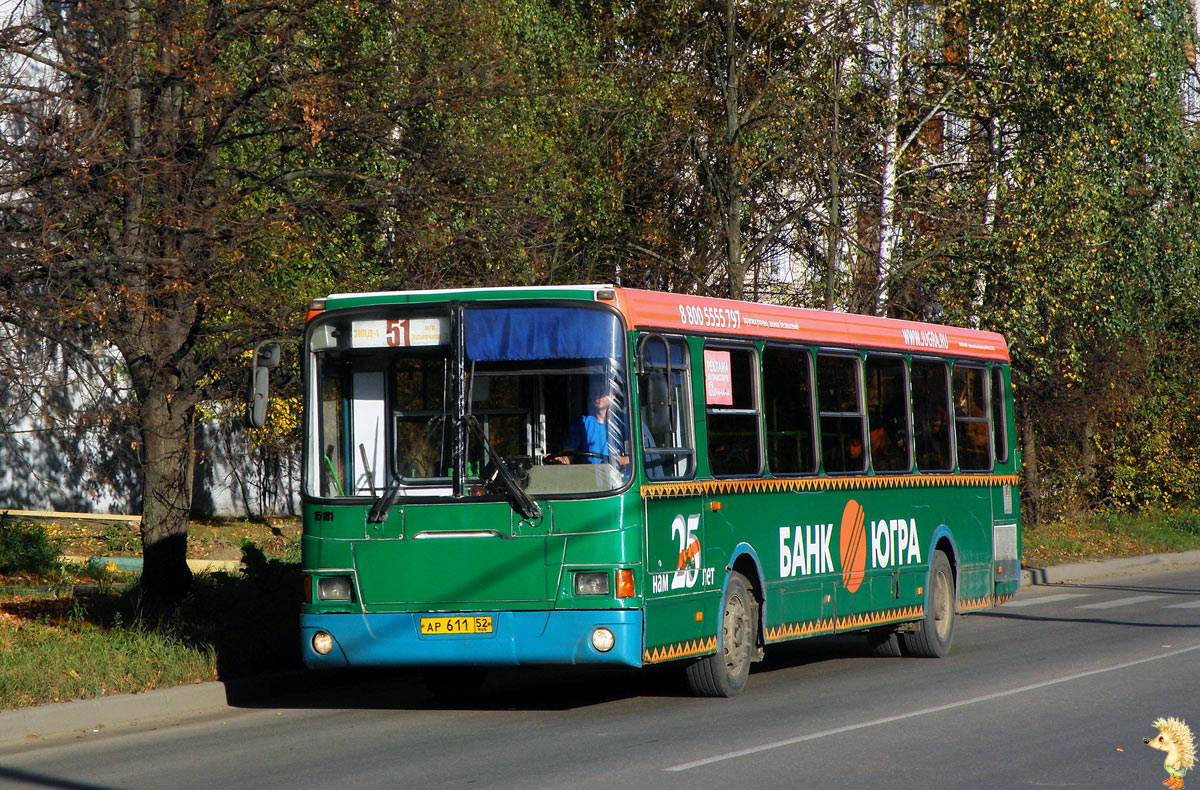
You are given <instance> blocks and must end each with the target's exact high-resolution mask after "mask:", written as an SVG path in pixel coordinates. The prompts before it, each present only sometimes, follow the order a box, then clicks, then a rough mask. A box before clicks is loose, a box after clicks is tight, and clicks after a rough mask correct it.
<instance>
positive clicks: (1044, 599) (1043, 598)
mask: <svg viewBox="0 0 1200 790" xmlns="http://www.w3.org/2000/svg"><path fill="white" fill-rule="evenodd" d="M1089 595H1091V593H1057V594H1055V595H1039V596H1038V597H1037V598H1022V599H1021V600H1019V601H1008V602H1007V603H1004V604H1002V606H1003V607H1004V608H1005V609H1012V608H1013V607H1017V606H1036V605H1038V604H1040V603H1051V602H1052V601H1065V600H1067V599H1068V598H1087V597H1088V596H1089Z"/></svg>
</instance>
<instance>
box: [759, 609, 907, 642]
mask: <svg viewBox="0 0 1200 790" xmlns="http://www.w3.org/2000/svg"><path fill="white" fill-rule="evenodd" d="M924 614H925V607H924V606H905V607H902V608H900V609H891V610H889V611H886V612H867V613H864V614H852V615H848V616H846V617H838V618H836V619H835V618H832V617H830V618H827V619H825V620H810V621H808V622H806V623H785V624H784V625H781V626H776V627H775V628H768V629H767V634H766V635H767V641H768V642H779V641H782V640H784V639H796V638H798V637H802V636H816V635H817V634H828V633H832V632H834V631H857V630H859V629H861V628H870V627H871V626H873V625H881V624H883V623H890V622H896V621H899V620H916V619H918V618H920V617H922V616H924Z"/></svg>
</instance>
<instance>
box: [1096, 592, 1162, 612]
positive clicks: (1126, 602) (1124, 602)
mask: <svg viewBox="0 0 1200 790" xmlns="http://www.w3.org/2000/svg"><path fill="white" fill-rule="evenodd" d="M1160 598H1162V596H1161V595H1133V596H1130V597H1129V598H1118V599H1116V600H1115V601H1101V602H1100V603H1086V604H1084V605H1082V606H1076V607H1075V608H1076V609H1116V608H1117V607H1118V606H1133V605H1134V604H1135V603H1145V602H1146V601H1157V600H1159V599H1160Z"/></svg>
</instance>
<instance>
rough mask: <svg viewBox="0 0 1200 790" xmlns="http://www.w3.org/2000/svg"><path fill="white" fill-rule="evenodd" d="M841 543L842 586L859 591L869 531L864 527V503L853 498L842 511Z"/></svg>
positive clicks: (865, 559) (865, 565)
mask: <svg viewBox="0 0 1200 790" xmlns="http://www.w3.org/2000/svg"><path fill="white" fill-rule="evenodd" d="M839 537H840V540H839V543H840V544H841V549H842V586H843V587H845V588H846V592H857V591H858V588H859V587H861V586H862V581H863V576H864V572H865V571H866V568H867V531H866V529H864V527H863V509H862V505H860V504H858V502H856V501H854V500H853V499H851V500H850V501H849V502H847V503H846V509H845V510H843V511H842V529H841V533H840V536H839Z"/></svg>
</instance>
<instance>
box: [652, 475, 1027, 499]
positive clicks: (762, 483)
mask: <svg viewBox="0 0 1200 790" xmlns="http://www.w3.org/2000/svg"><path fill="white" fill-rule="evenodd" d="M1018 482H1019V479H1018V477H1017V476H1016V475H898V476H895V477H892V476H884V475H866V476H855V477H794V478H779V477H773V478H760V479H757V480H692V481H688V482H686V483H648V484H646V485H644V486H642V499H673V498H676V497H684V496H700V495H702V494H766V493H780V492H788V491H859V490H863V489H869V488H870V489H880V488H933V487H936V486H957V487H960V488H967V487H974V486H984V487H988V488H995V487H998V486H1004V485H1017V483H1018Z"/></svg>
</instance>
